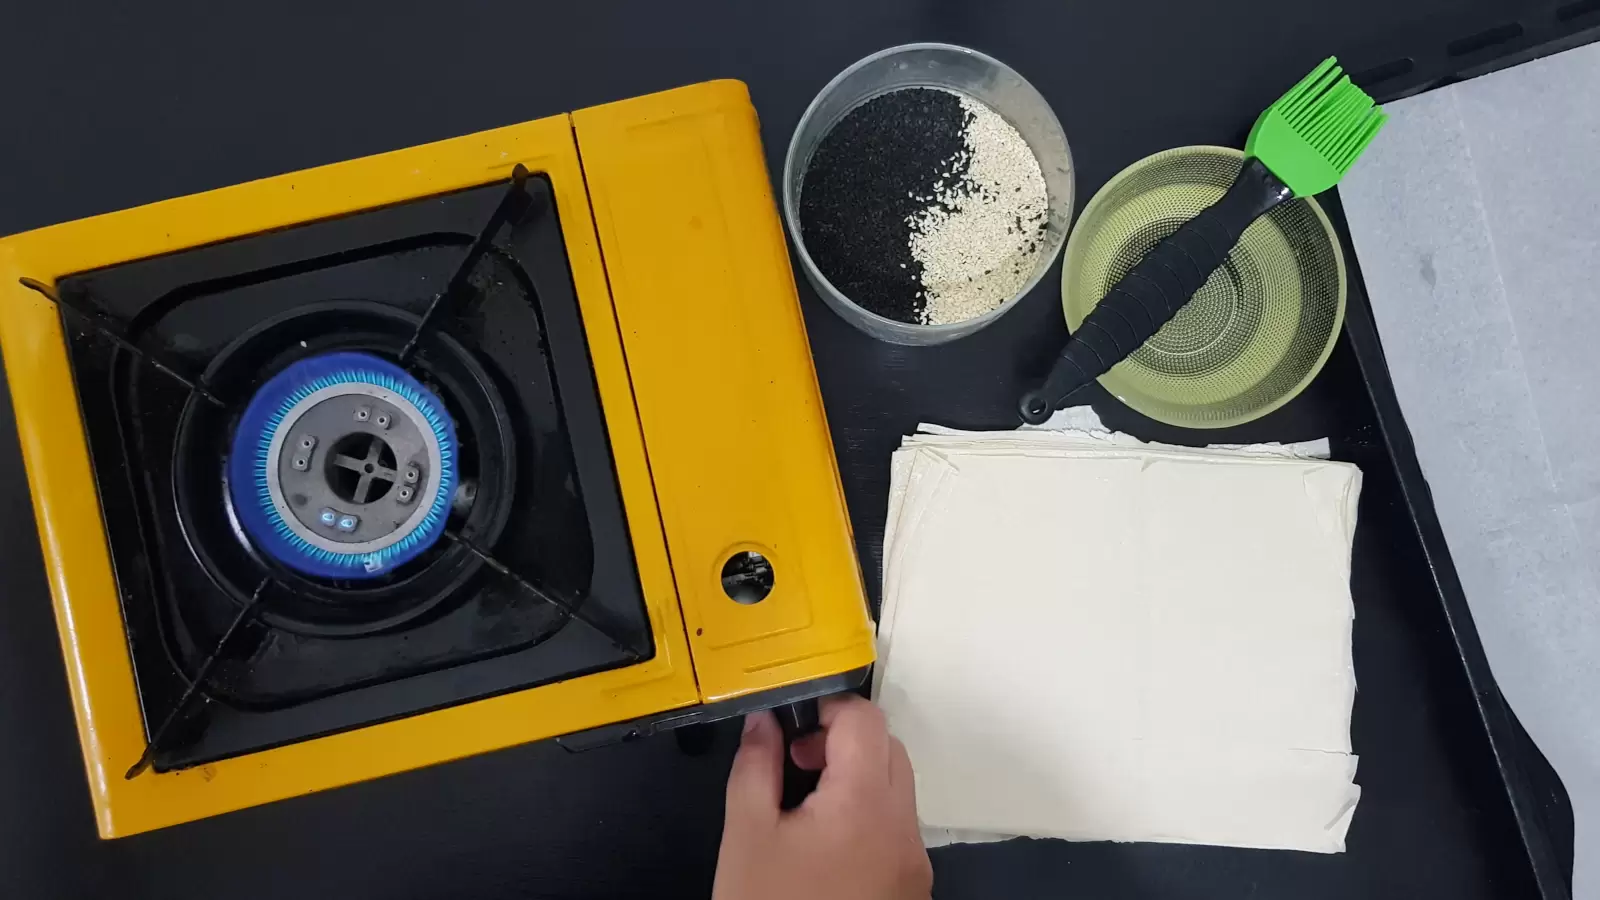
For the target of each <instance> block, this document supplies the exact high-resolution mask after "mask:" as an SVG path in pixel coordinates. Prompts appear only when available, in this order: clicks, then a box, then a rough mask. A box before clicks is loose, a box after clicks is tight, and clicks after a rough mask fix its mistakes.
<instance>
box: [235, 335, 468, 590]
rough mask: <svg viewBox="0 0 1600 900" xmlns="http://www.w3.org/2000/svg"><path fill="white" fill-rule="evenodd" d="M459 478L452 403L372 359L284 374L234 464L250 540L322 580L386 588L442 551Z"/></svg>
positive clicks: (328, 356) (255, 406)
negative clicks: (371, 582)
mask: <svg viewBox="0 0 1600 900" xmlns="http://www.w3.org/2000/svg"><path fill="white" fill-rule="evenodd" d="M457 476H458V472H457V469H456V429H455V423H454V422H452V421H451V420H450V417H449V415H448V414H447V413H446V412H445V408H444V404H443V403H441V402H440V401H439V398H438V397H436V396H434V394H433V393H432V392H431V391H429V390H428V389H427V388H426V387H424V386H423V385H422V384H421V383H420V382H418V381H417V380H416V379H415V378H412V377H411V376H410V375H408V374H406V372H405V371H404V370H402V369H401V368H400V367H398V366H396V365H394V364H392V363H389V362H386V361H384V360H382V359H379V358H378V357H376V356H372V355H370V354H366V353H350V352H341V353H325V354H321V355H318V356H312V357H308V358H306V359H302V360H299V361H298V362H295V363H293V364H292V365H290V366H289V367H287V368H285V369H284V370H283V371H281V372H279V373H278V374H277V375H274V376H273V377H272V378H271V379H270V380H269V381H267V383H266V384H264V385H262V387H261V389H260V390H259V391H257V392H256V394H255V396H254V397H252V398H251V400H250V403H249V405H248V406H247V407H245V411H244V415H243V416H242V417H240V420H239V427H238V430H237V431H235V433H234V437H233V446H232V452H231V453H230V455H229V458H228V493H229V498H230V499H231V500H232V502H233V507H234V511H235V515H236V516H237V517H238V520H239V525H240V527H241V528H242V529H243V530H244V532H245V534H247V535H248V536H249V537H250V539H251V540H252V541H253V542H254V543H255V545H256V546H257V547H258V548H259V549H260V550H261V551H262V552H264V553H265V554H267V555H268V556H270V557H272V558H273V559H275V560H277V561H278V562H280V563H282V564H284V565H285V566H288V567H289V568H291V569H294V570H295V571H298V572H302V573H305V574H307V575H315V576H319V577H323V578H340V579H360V578H375V577H377V576H380V575H382V574H384V573H386V572H388V571H389V570H391V569H393V568H395V567H396V566H399V565H402V564H404V563H406V562H409V561H410V560H412V559H415V558H416V557H417V556H419V555H421V554H422V553H423V551H425V550H427V549H428V548H429V547H431V546H433V544H434V543H435V542H436V541H438V539H439V536H440V535H442V534H443V533H444V528H445V520H446V519H447V518H448V516H449V510H450V501H451V498H452V497H453V496H454V494H455V489H456V481H457Z"/></svg>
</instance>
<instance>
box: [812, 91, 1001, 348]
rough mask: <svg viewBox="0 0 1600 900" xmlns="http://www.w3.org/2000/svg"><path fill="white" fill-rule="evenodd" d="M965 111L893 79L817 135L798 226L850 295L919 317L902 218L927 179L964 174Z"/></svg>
mask: <svg viewBox="0 0 1600 900" xmlns="http://www.w3.org/2000/svg"><path fill="white" fill-rule="evenodd" d="M969 115H970V114H969V113H967V111H966V110H965V109H963V108H962V106H961V100H960V98H959V97H957V96H956V95H955V94H952V93H950V92H948V91H941V90H936V89H931V88H903V89H900V90H895V91H890V92H889V93H887V94H881V95H879V96H877V97H874V98H872V99H871V100H868V101H867V102H866V103H863V104H861V105H860V106H858V107H856V108H855V109H853V110H851V111H850V112H849V113H848V114H846V115H845V117H844V118H843V119H841V120H840V121H839V123H838V124H837V125H835V126H834V127H833V128H832V130H830V131H829V132H828V133H827V134H826V135H824V136H823V138H822V141H821V142H820V143H819V144H818V145H817V149H816V151H815V152H814V153H813V154H812V156H811V161H810V164H809V165H808V166H807V168H806V172H805V175H804V176H803V177H802V181H801V186H800V231H801V235H802V237H803V239H804V241H805V244H806V250H807V252H808V253H810V255H811V259H812V261H813V262H815V263H816V266H817V268H818V270H820V271H821V272H822V274H823V276H824V277H825V278H827V279H828V281H829V282H830V283H832V284H833V286H834V287H836V288H838V289H839V291H840V292H841V293H843V294H844V295H845V296H846V297H848V298H850V299H851V300H852V301H854V302H856V303H858V304H860V305H861V306H863V307H865V308H866V309H868V310H871V311H872V312H875V313H877V314H878V315H881V316H885V317H887V318H891V319H895V320H898V321H901V322H919V321H921V314H922V311H923V310H924V309H925V308H926V307H927V300H926V297H925V296H924V294H923V289H922V264H921V263H919V262H917V261H916V259H915V258H913V257H912V255H911V247H910V232H911V226H910V223H911V221H912V217H913V216H914V215H916V214H917V213H920V212H922V211H923V210H925V209H927V208H928V204H929V199H931V198H933V197H934V195H935V191H936V190H937V188H936V187H935V185H937V184H939V183H940V182H941V181H943V182H946V183H949V182H953V181H957V180H960V179H962V178H964V177H965V175H966V172H967V168H968V165H969V162H970V156H969V154H967V153H965V152H964V151H965V149H966V139H965V135H964V129H965V126H966V123H967V119H968V118H969ZM934 203H935V204H936V205H938V206H941V207H944V208H946V209H949V207H948V206H947V205H946V204H945V203H944V202H942V201H938V200H935V201H934ZM1021 226H1022V223H1021V221H1020V220H1019V221H1018V222H1017V227H1018V228H1019V229H1020V228H1021Z"/></svg>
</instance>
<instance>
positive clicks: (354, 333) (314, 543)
mask: <svg viewBox="0 0 1600 900" xmlns="http://www.w3.org/2000/svg"><path fill="white" fill-rule="evenodd" d="M420 322H421V318H420V317H419V316H416V315H412V314H410V313H408V312H406V311H405V310H401V309H396V308H394V307H391V306H385V305H382V304H377V303H367V302H360V301H344V302H328V303H318V304H314V305H311V306H302V307H296V308H293V309H290V310H288V311H286V312H285V313H283V314H281V315H279V316H277V317H275V318H273V319H269V320H268V321H266V322H263V323H261V324H259V325H257V326H256V327H254V328H252V329H250V330H249V331H247V332H245V333H244V334H243V335H240V336H239V337H238V338H237V339H235V340H234V341H232V342H231V343H230V344H228V345H227V346H226V347H224V348H223V349H222V351H221V352H220V353H218V354H217V356H216V357H215V358H214V359H213V360H212V362H211V365H210V366H209V367H208V368H207V370H206V373H205V376H204V379H205V382H206V383H207V384H208V385H210V386H211V390H212V391H213V392H214V393H217V394H219V395H221V396H223V397H230V398H231V397H239V398H249V403H248V404H247V405H246V406H245V408H244V411H243V413H241V414H239V415H238V417H237V420H236V421H235V420H233V417H232V416H231V415H230V413H229V411H228V410H229V407H227V406H226V405H218V404H216V403H212V402H209V401H207V400H206V399H205V398H204V397H201V396H198V395H191V396H190V398H189V400H188V402H187V403H186V404H185V406H184V410H183V414H182V416H181V418H180V420H179V429H178V437H177V442H176V445H175V448H174V453H173V464H172V465H173V479H174V482H175V485H176V495H177V501H178V513H179V516H180V518H181V520H182V522H183V525H184V535H185V537H186V538H187V540H188V543H189V545H190V548H191V549H192V550H193V552H194V553H195V555H196V556H197V557H198V558H200V559H201V560H202V561H203V562H204V563H205V564H206V569H207V573H208V574H209V575H211V577H212V578H213V580H214V581H215V582H216V583H217V584H218V586H219V587H222V588H223V590H224V591H226V592H227V594H228V595H229V596H230V597H232V598H233V600H234V602H235V603H236V604H240V605H242V604H245V603H248V602H250V601H251V598H252V597H253V596H254V595H255V588H256V586H257V585H258V584H259V583H260V582H261V580H262V579H263V578H272V579H274V580H275V581H276V582H277V583H280V584H281V585H283V587H284V588H286V589H285V590H271V591H267V592H266V593H265V595H264V596H262V597H261V598H259V604H260V607H261V610H260V614H261V616H262V617H263V618H264V619H265V620H267V621H268V622H270V623H271V624H272V625H274V626H276V627H279V628H283V629H285V630H288V631H292V632H295V633H298V634H306V635H327V636H353V635H358V634H371V633H374V632H378V631H383V630H387V629H392V628H395V627H398V626H401V625H403V624H405V623H407V622H410V621H412V620H413V619H415V618H417V617H419V616H422V615H424V614H427V613H430V612H432V611H434V610H435V609H436V608H437V607H439V606H440V605H441V604H444V603H447V602H449V601H450V599H451V598H452V597H458V598H459V597H460V596H461V591H462V589H463V587H465V586H466V585H468V584H469V583H470V582H471V581H472V580H473V579H474V578H475V577H476V576H478V575H479V574H480V572H481V570H482V568H483V561H482V560H481V559H480V558H479V557H478V556H477V555H475V554H474V553H473V552H472V551H471V549H469V548H468V547H466V546H463V545H461V544H459V543H456V542H452V541H441V540H440V538H441V537H442V536H443V535H444V534H445V533H446V532H447V530H448V529H449V528H450V527H452V525H453V526H454V527H456V528H459V529H460V534H461V535H462V536H463V537H465V538H467V539H469V540H470V541H471V542H472V543H474V544H475V545H477V546H480V547H490V546H493V545H494V544H495V542H496V541H498V540H499V538H500V535H501V534H502V532H503V531H504V529H505V526H506V523H507V521H508V519H509V518H510V516H511V512H512V504H511V502H510V498H512V497H513V496H515V494H516V490H517V484H516V473H517V465H516V452H515V450H516V441H515V436H514V433H513V430H512V428H511V425H510V421H509V416H508V415H507V412H506V405H505V402H504V400H503V399H502V396H501V392H500V389H499V388H498V387H497V385H496V383H495V380H494V378H493V377H492V376H491V375H490V374H489V372H488V371H487V370H486V369H485V368H484V366H483V363H482V361H481V360H480V359H479V358H478V357H477V355H476V354H474V353H472V352H471V351H469V350H468V349H467V348H466V347H465V346H464V345H462V344H461V343H460V342H459V341H457V340H456V339H454V338H453V337H451V336H449V335H448V334H445V333H442V332H441V333H430V334H429V335H428V337H427V340H426V341H425V342H423V343H421V344H420V345H418V346H417V347H416V348H415V352H414V353H413V357H412V362H411V366H412V368H411V371H410V372H407V371H406V370H403V369H401V368H400V367H399V366H398V365H397V364H395V363H394V362H391V361H390V360H394V359H398V358H399V355H400V354H401V353H402V351H403V350H404V348H405V346H406V344H407V341H408V340H409V338H410V336H411V335H412V334H414V333H415V331H416V329H417V327H418V325H419V323H420ZM263 372H270V373H276V374H274V375H272V377H270V378H268V379H267V380H266V381H265V382H264V383H263V382H262V381H261V380H260V377H261V373H263ZM363 413H365V418H364V419H362V418H359V417H361V416H362V414H363ZM307 439H310V441H311V443H312V446H311V447H309V448H306V447H304V446H303V443H304V442H305V441H306V440H307ZM374 454H375V455H374ZM369 456H371V457H372V458H371V460H370V465H372V467H373V471H372V472H370V473H369V472H367V471H366V466H367V465H368V464H369V460H368V457H369ZM222 460H226V462H222V463H219V461H222ZM302 462H303V463H304V466H305V467H304V468H303V469H301V468H299V464H300V463H302ZM412 472H415V475H414V478H415V481H414V482H413V483H408V482H407V478H408V476H410V475H411V473H412ZM324 512H329V513H331V514H332V523H331V525H329V524H325V523H324V522H323V521H322V516H323V514H324ZM385 516H386V518H385ZM347 517H348V518H353V519H355V520H356V521H355V522H353V523H348V525H346V523H343V522H342V521H341V520H342V519H345V518H347ZM347 527H348V528H349V529H350V530H345V529H346V528H347Z"/></svg>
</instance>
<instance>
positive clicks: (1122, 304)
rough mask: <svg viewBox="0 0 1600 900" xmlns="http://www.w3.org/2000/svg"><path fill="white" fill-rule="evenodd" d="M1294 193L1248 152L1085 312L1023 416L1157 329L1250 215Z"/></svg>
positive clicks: (1028, 417)
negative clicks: (1199, 206)
mask: <svg viewBox="0 0 1600 900" xmlns="http://www.w3.org/2000/svg"><path fill="white" fill-rule="evenodd" d="M1293 197H1294V192H1293V191H1291V190H1289V188H1288V186H1287V185H1285V184H1284V183H1283V182H1281V181H1279V180H1278V178H1277V176H1275V175H1273V174H1272V173H1271V172H1270V171H1268V170H1267V167H1266V165H1264V164H1263V163H1262V162H1261V160H1259V159H1255V158H1251V159H1247V160H1245V163H1244V167H1243V168H1242V169H1240V170H1239V176H1238V177H1237V178H1235V179H1234V182H1233V186H1232V187H1230V188H1228V192H1227V193H1225V194H1223V195H1222V199H1220V200H1218V201H1217V202H1216V203H1213V204H1212V205H1211V206H1209V207H1207V208H1205V209H1203V210H1201V211H1200V214H1199V215H1197V216H1195V217H1194V218H1192V219H1190V220H1189V221H1187V222H1185V223H1183V225H1182V226H1180V227H1179V228H1178V230H1177V231H1174V232H1173V233H1172V234H1171V235H1170V236H1168V237H1166V238H1163V239H1162V240H1161V242H1160V243H1158V244H1156V245H1155V246H1154V247H1152V248H1150V251H1149V252H1148V253H1146V254H1145V255H1144V258H1143V259H1141V260H1139V262H1138V263H1137V264H1136V265H1135V266H1134V267H1133V268H1132V269H1129V270H1128V273H1127V274H1126V275H1124V276H1122V279H1121V280H1119V281H1118V282H1117V283H1116V284H1115V285H1113V286H1112V288H1111V290H1109V291H1107V292H1106V296H1105V297H1104V298H1103V299H1102V300H1101V301H1100V303H1099V304H1098V305H1096V306H1095V308H1094V309H1093V310H1091V311H1090V312H1089V315H1087V316H1085V317H1084V320H1083V324H1081V325H1079V326H1078V330H1077V331H1076V332H1074V333H1073V335H1072V337H1070V338H1068V339H1067V345H1066V347H1064V348H1062V350H1061V355H1060V356H1059V357H1057V358H1056V362H1055V365H1053V366H1051V368H1050V375H1049V377H1047V378H1046V379H1045V380H1044V383H1043V384H1042V385H1040V386H1039V387H1038V388H1037V389H1035V390H1031V391H1029V392H1028V393H1026V394H1023V395H1022V401H1021V403H1019V404H1018V410H1019V411H1020V412H1021V413H1022V420H1023V421H1024V422H1027V423H1029V424H1031V425H1038V424H1040V423H1042V422H1044V421H1045V420H1046V419H1048V418H1050V414H1051V413H1053V412H1055V411H1056V410H1058V409H1060V408H1061V407H1063V406H1065V405H1066V402H1067V398H1068V397H1070V396H1071V395H1072V393H1073V392H1074V391H1076V390H1078V389H1079V388H1081V387H1083V386H1084V385H1086V384H1088V383H1089V382H1091V381H1094V380H1095V379H1096V378H1099V377H1100V376H1101V375H1104V374H1105V373H1106V372H1107V371H1109V370H1110V369H1111V367H1112V366H1114V365H1116V364H1117V363H1119V362H1122V361H1123V360H1124V359H1126V358H1127V357H1128V355H1129V354H1130V353H1132V352H1133V351H1135V350H1137V349H1139V347H1140V345H1142V344H1143V343H1144V342H1145V341H1148V340H1149V339H1150V338H1152V337H1154V336H1155V333H1156V332H1157V331H1160V330H1161V326H1163V325H1165V324H1167V322H1169V321H1171V320H1172V317H1173V316H1175V315H1177V314H1178V310H1179V308H1181V307H1182V306H1183V305H1184V304H1185V303H1188V302H1189V298H1190V297H1193V296H1194V294H1195V292H1196V291H1198V290H1200V288H1201V286H1203V285H1204V284H1205V283H1206V279H1207V278H1210V277H1211V273H1212V272H1215V271H1216V270H1217V269H1218V268H1219V267H1220V266H1221V265H1222V262H1223V260H1225V259H1227V258H1228V253H1229V252H1230V251H1232V250H1233V246H1234V245H1235V244H1237V243H1239V238H1240V237H1242V236H1243V235H1244V232H1245V229H1246V228H1249V227H1250V223H1252V222H1254V221H1255V220H1256V219H1258V218H1260V217H1261V216H1262V215H1263V214H1265V213H1266V212H1267V210H1269V209H1272V208H1273V207H1274V206H1277V205H1278V204H1280V203H1283V202H1284V201H1286V200H1289V199H1292V198H1293Z"/></svg>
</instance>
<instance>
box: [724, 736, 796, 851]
mask: <svg viewBox="0 0 1600 900" xmlns="http://www.w3.org/2000/svg"><path fill="white" fill-rule="evenodd" d="M782 800H783V732H781V731H779V730H778V720H777V718H776V717H774V716H773V714H772V711H771V710H762V711H761V712H754V713H751V714H750V715H748V716H745V718H744V736H743V737H741V738H740V740H739V752H738V753H737V754H735V755H734V757H733V769H732V771H730V772H729V773H728V805H727V812H726V819H727V826H728V827H729V828H730V829H731V828H732V827H734V826H739V827H744V826H750V825H758V824H762V823H766V822H774V821H777V818H778V811H779V804H780V803H781V802H782Z"/></svg>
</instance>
